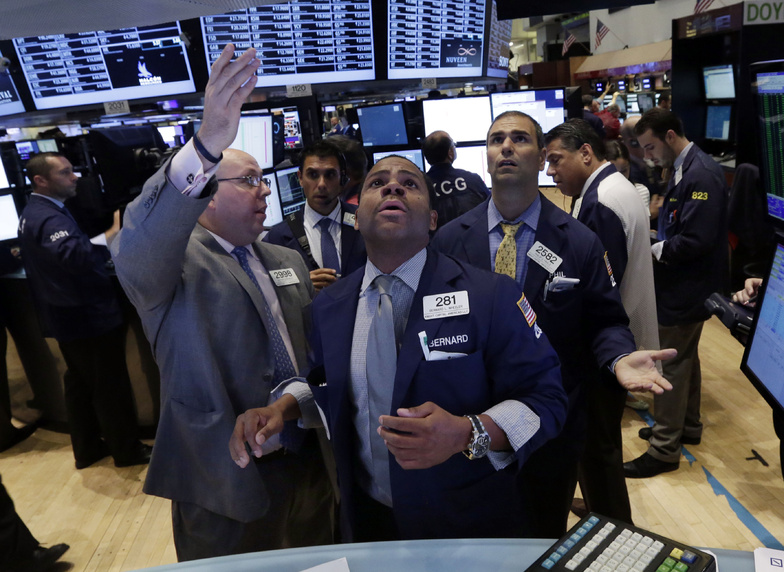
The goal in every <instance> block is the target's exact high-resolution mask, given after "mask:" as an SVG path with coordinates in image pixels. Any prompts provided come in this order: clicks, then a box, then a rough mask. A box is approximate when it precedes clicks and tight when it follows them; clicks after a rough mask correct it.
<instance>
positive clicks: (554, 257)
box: [433, 111, 674, 538]
mask: <svg viewBox="0 0 784 572" xmlns="http://www.w3.org/2000/svg"><path fill="white" fill-rule="evenodd" d="M545 155H546V149H545V148H544V135H543V134H542V128H541V127H540V126H539V124H538V123H537V122H536V121H535V120H534V119H533V118H531V117H530V116H528V115H526V114H524V113H521V112H518V111H510V112H506V113H503V114H501V115H499V116H498V117H497V118H496V119H495V121H494V122H493V124H492V125H491V127H490V130H489V132H488V135H487V165H488V171H489V172H490V175H491V176H492V178H493V185H492V188H493V191H492V197H491V198H490V199H489V200H488V201H486V202H485V203H484V204H482V205H480V206H479V207H477V208H475V209H474V210H472V211H470V212H468V213H466V214H464V215H463V216H461V217H459V218H457V219H456V220H454V221H452V222H451V223H449V224H448V225H446V226H445V227H444V228H442V229H440V230H439V231H438V233H436V236H435V238H434V239H433V247H434V248H435V249H437V250H439V251H441V252H444V253H446V254H449V255H451V256H454V257H455V258H457V259H458V260H464V261H466V262H468V263H470V264H473V265H474V266H477V267H479V268H484V269H487V270H494V271H495V272H503V273H508V275H509V276H512V277H513V278H514V279H515V280H516V281H517V283H518V285H519V286H520V287H521V288H522V290H523V291H524V292H525V293H526V297H527V299H528V300H529V301H530V303H531V307H532V308H533V310H534V311H535V312H536V314H537V316H538V318H539V321H540V322H541V327H542V329H543V330H544V332H545V334H547V336H548V339H549V340H550V341H551V343H552V344H553V347H554V348H555V350H556V352H557V353H558V356H559V358H560V359H561V373H562V377H563V384H564V388H565V390H566V392H567V394H568V396H569V414H568V416H567V420H566V425H565V427H564V430H563V431H562V432H561V434H560V435H558V436H557V437H556V438H555V439H553V440H552V441H550V442H548V443H546V444H545V445H544V446H543V447H542V448H541V449H539V450H538V451H536V452H535V453H534V455H533V456H532V457H531V459H530V461H529V462H528V463H527V464H526V465H524V466H523V468H522V471H521V474H520V479H519V487H520V492H521V494H522V495H523V498H524V503H525V504H524V510H525V516H526V527H527V528H526V534H527V535H528V536H536V537H544V538H558V537H560V536H562V535H563V534H564V532H565V531H566V524H567V518H568V515H569V508H570V506H571V503H572V497H573V495H574V491H575V486H576V483H577V463H578V460H579V458H580V455H581V453H582V450H583V448H584V443H585V440H586V439H597V438H599V437H598V436H596V435H593V434H591V433H587V434H586V411H587V408H586V398H587V396H588V392H587V387H588V386H589V385H591V384H618V383H620V384H621V385H622V386H623V387H624V388H626V389H628V390H635V391H637V390H650V391H652V392H654V393H661V392H662V391H664V389H666V388H669V384H668V383H667V381H666V380H665V379H664V378H662V377H661V375H659V373H658V371H657V370H656V367H655V361H654V360H659V359H667V358H669V357H671V356H672V355H673V354H674V352H671V351H670V352H667V351H661V352H647V351H646V352H641V351H635V349H636V346H635V344H634V337H633V335H632V333H631V331H630V330H629V328H628V323H629V320H628V318H627V316H626V313H625V312H624V308H623V305H622V303H621V297H620V295H619V292H618V288H616V287H615V285H614V282H613V281H612V275H611V271H610V267H609V265H607V264H606V262H605V257H604V253H605V249H604V248H603V247H602V244H601V241H600V240H599V237H598V236H596V234H594V233H593V232H592V231H591V230H589V229H588V228H587V227H586V226H585V225H583V224H582V223H580V222H578V221H577V220H575V219H573V218H572V217H571V216H570V215H569V214H568V213H566V212H564V211H562V210H561V209H559V208H558V207H556V206H555V205H554V204H553V203H552V202H550V201H549V200H547V198H545V197H544V196H543V195H542V194H541V193H540V192H539V186H538V175H539V171H541V170H542V169H543V168H544V164H545ZM617 472H618V473H619V475H618V477H619V478H618V479H617V481H618V483H619V486H618V487H617V488H616V489H615V490H612V491H607V492H606V494H603V495H601V496H598V495H597V496H596V497H593V498H590V499H586V500H587V501H588V503H589V506H590V507H591V509H592V510H594V511H596V512H599V513H601V514H606V515H609V516H612V517H614V518H619V519H621V520H625V521H629V522H630V521H631V507H630V503H629V497H628V494H627V493H626V488H625V481H624V479H623V473H622V469H621V467H620V466H618V467H617Z"/></svg>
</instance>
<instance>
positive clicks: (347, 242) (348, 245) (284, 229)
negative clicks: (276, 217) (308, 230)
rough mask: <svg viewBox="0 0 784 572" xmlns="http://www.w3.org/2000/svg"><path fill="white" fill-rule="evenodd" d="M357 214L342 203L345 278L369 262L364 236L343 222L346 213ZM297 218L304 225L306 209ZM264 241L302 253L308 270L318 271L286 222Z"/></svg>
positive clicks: (353, 207)
mask: <svg viewBox="0 0 784 572" xmlns="http://www.w3.org/2000/svg"><path fill="white" fill-rule="evenodd" d="M356 212H357V207H356V206H354V205H350V204H348V203H344V202H343V201H341V202H340V218H339V219H338V220H340V222H341V227H340V266H341V268H340V273H341V274H342V275H343V276H348V275H349V274H351V273H352V272H354V270H356V269H357V268H361V267H363V266H364V265H365V261H366V260H367V253H366V252H365V241H364V240H363V239H362V235H361V234H360V233H359V231H357V230H355V229H354V226H353V225H352V224H346V223H345V222H344V221H343V214H344V213H351V214H354V213H356ZM295 216H296V217H297V219H298V220H299V222H300V224H302V223H303V222H304V217H305V208H304V207H303V208H301V209H300V210H298V211H297V212H296V213H295ZM262 240H263V241H264V242H269V243H270V244H277V245H280V246H285V247H286V248H293V249H294V250H296V251H297V252H299V253H300V255H301V256H302V259H303V260H304V261H305V265H306V266H307V267H308V270H316V269H317V268H318V267H317V266H314V265H313V264H311V263H310V260H308V257H307V256H306V255H305V251H304V250H302V247H301V246H300V244H299V241H298V240H297V239H296V237H295V236H294V233H293V232H292V231H291V227H290V226H289V224H288V223H287V222H286V221H285V220H284V221H283V222H281V223H278V224H276V225H275V226H273V227H272V228H271V229H270V231H269V232H268V233H267V235H266V236H265V237H264V238H263V239H262Z"/></svg>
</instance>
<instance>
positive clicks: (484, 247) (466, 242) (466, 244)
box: [458, 199, 492, 270]
mask: <svg viewBox="0 0 784 572" xmlns="http://www.w3.org/2000/svg"><path fill="white" fill-rule="evenodd" d="M490 200H491V199H488V200H487V201H485V202H484V204H483V205H482V206H481V207H477V208H475V209H472V210H470V211H468V214H466V215H465V216H464V218H463V219H462V220H461V223H460V224H462V225H463V228H464V233H463V237H462V238H463V243H462V247H463V253H464V258H463V259H464V260H466V261H467V262H468V263H469V264H471V265H472V266H476V267H477V268H481V269H483V270H492V267H491V265H490V256H488V253H489V252H490V237H489V236H488V228H487V204H488V202H489V201H490ZM458 258H461V257H458Z"/></svg>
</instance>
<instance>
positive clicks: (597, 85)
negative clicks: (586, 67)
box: [593, 81, 605, 93]
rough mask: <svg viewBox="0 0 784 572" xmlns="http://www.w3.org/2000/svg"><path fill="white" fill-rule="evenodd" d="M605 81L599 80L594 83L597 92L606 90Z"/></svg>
mask: <svg viewBox="0 0 784 572" xmlns="http://www.w3.org/2000/svg"><path fill="white" fill-rule="evenodd" d="M604 86H605V83H604V82H603V81H597V82H596V83H594V84H593V90H594V91H595V92H596V93H602V92H603V91H604Z"/></svg>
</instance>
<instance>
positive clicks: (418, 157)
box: [373, 149, 426, 171]
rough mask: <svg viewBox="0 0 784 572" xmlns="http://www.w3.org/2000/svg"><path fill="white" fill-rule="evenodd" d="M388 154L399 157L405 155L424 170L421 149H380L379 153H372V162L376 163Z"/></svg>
mask: <svg viewBox="0 0 784 572" xmlns="http://www.w3.org/2000/svg"><path fill="white" fill-rule="evenodd" d="M389 155H400V156H401V157H405V158H406V159H408V160H409V161H411V162H412V163H414V164H415V165H416V166H417V167H419V168H420V169H422V170H423V171H425V170H426V169H425V159H424V157H423V156H422V149H399V150H397V151H382V152H379V153H373V163H378V162H379V161H380V160H381V159H383V158H384V157H388V156H389Z"/></svg>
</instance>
